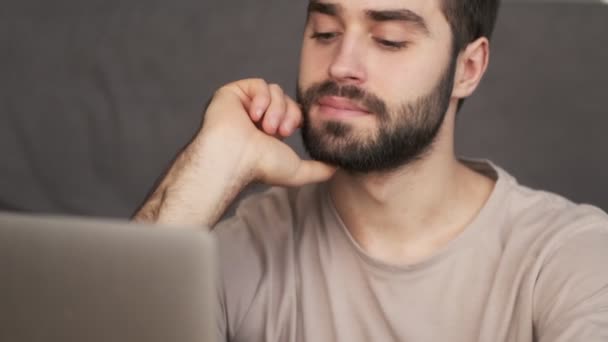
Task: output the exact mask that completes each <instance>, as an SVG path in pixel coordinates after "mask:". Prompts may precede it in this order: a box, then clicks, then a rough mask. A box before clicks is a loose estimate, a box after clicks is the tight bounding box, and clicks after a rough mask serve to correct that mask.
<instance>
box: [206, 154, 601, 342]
mask: <svg viewBox="0 0 608 342" xmlns="http://www.w3.org/2000/svg"><path fill="white" fill-rule="evenodd" d="M470 167H472V168H474V169H476V170H477V171H478V172H482V173H485V174H488V175H491V176H492V177H494V178H495V179H497V183H496V186H495V189H494V191H493V193H492V194H491V196H490V198H489V200H488V202H487V203H486V204H485V206H484V207H483V209H482V210H481V212H480V213H479V215H478V216H477V218H476V219H475V220H474V221H473V222H472V223H471V224H470V226H468V227H467V228H466V230H465V231H464V232H462V233H461V234H460V235H459V236H458V237H456V238H455V239H454V240H452V241H451V242H450V243H449V244H448V245H447V246H446V247H444V248H443V249H442V250H441V251H439V252H438V253H436V254H435V255H434V256H432V257H431V258H429V259H427V260H425V261H423V262H420V263H418V264H414V265H408V266H392V265H387V264H384V263H382V262H379V261H378V260H374V259H373V258H371V257H370V256H368V255H366V253H365V252H364V251H363V250H362V249H361V248H360V247H359V246H358V245H357V243H356V242H355V241H354V240H353V238H352V236H351V235H350V234H349V232H348V230H347V228H346V227H345V226H344V223H343V222H342V221H341V219H340V217H339V216H338V214H337V212H336V210H335V208H334V206H333V204H332V202H331V199H330V197H329V195H328V191H327V187H326V185H324V184H320V185H310V186H306V187H302V188H298V189H290V190H287V189H281V188H275V189H271V190H269V191H267V192H265V193H262V194H259V195H255V196H252V197H250V198H248V199H246V200H245V201H244V202H243V203H242V204H241V206H240V208H239V209H238V210H237V214H236V216H235V217H233V218H231V219H229V220H228V221H225V222H222V223H221V224H219V225H218V226H217V227H216V230H215V232H216V235H217V238H218V241H219V246H220V263H221V265H220V267H221V269H220V272H221V277H220V286H219V289H218V291H219V293H218V303H219V307H220V308H219V310H220V314H219V315H218V334H219V336H221V341H237V342H241V341H256V342H258V341H267V342H270V341H277V342H279V341H281V342H295V341H311V342H322V341H345V342H358V341H366V342H367V341H374V342H376V341H382V342H384V341H411V342H421V341H450V342H472V341H485V342H499V341H518V342H528V341H530V342H531V341H539V342H564V341H584V342H595V341H597V342H599V341H608V265H607V264H608V216H607V215H606V214H605V213H604V212H602V211H601V210H599V209H597V208H595V207H592V206H589V205H576V204H573V203H572V202H569V201H568V200H566V199H564V198H562V197H560V196H558V195H555V194H551V193H547V192H542V191H536V190H531V189H529V188H526V187H523V186H521V185H518V184H517V182H516V180H515V179H514V178H513V177H511V176H510V175H509V174H507V173H506V172H505V171H503V170H501V169H500V168H498V167H496V166H493V165H491V164H489V163H482V162H479V163H473V162H471V163H470Z"/></svg>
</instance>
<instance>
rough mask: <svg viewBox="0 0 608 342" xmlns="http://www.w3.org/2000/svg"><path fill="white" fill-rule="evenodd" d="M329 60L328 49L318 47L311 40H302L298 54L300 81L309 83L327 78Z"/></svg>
mask: <svg viewBox="0 0 608 342" xmlns="http://www.w3.org/2000/svg"><path fill="white" fill-rule="evenodd" d="M330 61H331V55H330V51H329V49H319V48H318V47H315V46H314V43H313V42H304V44H303V45H302V51H301V54H300V72H299V77H300V83H301V84H306V85H310V84H312V83H317V82H321V81H325V80H327V70H328V68H329V63H330Z"/></svg>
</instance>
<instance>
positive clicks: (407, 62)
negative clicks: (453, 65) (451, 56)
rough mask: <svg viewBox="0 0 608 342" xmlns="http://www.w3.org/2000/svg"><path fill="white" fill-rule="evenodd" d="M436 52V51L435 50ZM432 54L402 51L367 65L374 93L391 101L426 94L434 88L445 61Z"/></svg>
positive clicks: (410, 98)
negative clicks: (371, 77)
mask: <svg viewBox="0 0 608 342" xmlns="http://www.w3.org/2000/svg"><path fill="white" fill-rule="evenodd" d="M435 55H436V53H435ZM430 56H432V54H425V53H421V54H418V53H416V54H414V53H411V54H402V55H398V56H393V57H390V58H386V57H385V58H383V59H379V60H378V62H377V63H374V64H373V65H370V66H369V67H370V69H373V70H369V71H370V75H375V77H374V78H373V79H372V80H370V81H372V82H373V83H375V84H376V85H377V86H376V87H373V88H374V89H377V90H376V92H377V94H378V95H382V97H384V98H385V99H386V100H387V101H389V102H390V103H391V104H396V103H403V102H409V101H412V100H415V99H417V98H418V97H420V96H423V95H425V94H427V93H428V92H429V91H431V90H432V89H434V86H435V85H436V82H437V80H439V78H440V77H441V76H442V72H443V70H444V69H445V62H444V61H443V60H440V59H439V58H436V57H430Z"/></svg>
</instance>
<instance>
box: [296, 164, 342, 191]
mask: <svg viewBox="0 0 608 342" xmlns="http://www.w3.org/2000/svg"><path fill="white" fill-rule="evenodd" d="M334 173H336V167H334V166H331V165H328V164H325V163H322V162H318V161H315V160H302V161H301V162H300V165H299V166H298V168H297V169H296V171H295V173H294V174H293V176H292V177H290V179H288V180H287V184H286V185H287V186H301V185H305V184H309V183H319V182H324V181H326V180H328V179H330V178H331V177H332V176H333V175H334Z"/></svg>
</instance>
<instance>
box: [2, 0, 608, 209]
mask: <svg viewBox="0 0 608 342" xmlns="http://www.w3.org/2000/svg"><path fill="white" fill-rule="evenodd" d="M305 6H306V2H305V1H299V2H290V1H279V0H268V1H256V2H247V1H235V0H223V1H219V0H213V1H199V0H175V1H158V0H146V1H140V0H131V1H126V2H125V1H108V0H104V1H101V0H88V1H75V0H57V1H52V2H48V1H46V2H45V1H41V0H20V1H17V0H9V1H6V2H5V4H4V6H3V10H2V11H0V43H1V44H2V50H1V52H0V75H1V77H0V155H1V156H2V159H1V161H0V208H5V209H10V210H25V211H34V212H51V213H69V214H78V215H93V216H113V217H126V216H129V215H130V214H131V213H132V211H133V210H134V209H135V208H136V207H137V205H138V204H139V203H140V202H141V201H142V200H143V199H144V197H145V195H146V193H147V192H148V190H149V189H150V188H151V187H152V185H153V183H154V181H155V179H156V177H157V176H158V175H159V174H160V173H161V172H162V170H163V169H164V168H165V167H166V166H167V165H168V164H169V163H170V161H171V160H172V158H173V156H174V155H175V153H176V151H177V150H179V148H180V147H181V146H183V145H184V144H185V143H187V141H188V140H189V139H190V137H191V136H192V135H193V134H194V133H195V132H196V130H197V128H198V125H199V123H200V120H201V110H202V108H203V106H204V104H205V102H206V101H207V100H208V97H209V96H210V94H211V93H212V92H213V90H214V89H216V88H217V87H218V86H220V85H222V84H224V83H226V82H228V81H232V80H235V79H240V78H244V77H251V76H259V77H264V78H267V79H269V80H271V81H273V82H277V83H279V84H281V85H283V86H284V87H285V88H286V89H287V90H289V91H290V92H291V93H292V94H293V90H294V84H295V79H296V72H297V66H298V55H299V44H300V36H301V31H302V25H303V21H304V9H305ZM606 32H608V6H605V5H600V4H595V5H593V4H579V5H573V4H563V3H542V4H538V3H537V4H533V3H528V4H526V3H515V2H511V3H510V2H508V1H505V5H504V6H503V9H502V13H501V17H500V20H499V23H498V27H497V32H496V35H495V41H494V45H493V50H492V62H491V67H490V70H489V73H488V75H487V77H486V79H485V80H484V81H483V83H482V86H481V88H480V89H479V91H478V92H477V94H475V95H474V96H473V97H472V98H471V99H470V100H468V102H467V103H466V105H465V107H464V110H463V112H462V113H461V114H460V118H459V127H458V132H457V143H458V150H459V152H460V153H461V154H463V155H467V156H474V157H483V158H490V159H492V160H494V161H496V162H497V163H498V164H499V165H501V166H503V167H505V168H506V169H507V170H509V171H511V172H513V173H514V174H515V175H516V176H517V177H518V178H519V179H520V180H521V181H522V182H523V183H526V184H530V185H533V186H535V187H542V188H545V189H548V190H552V191H556V192H558V193H561V194H564V195H566V196H568V197H570V198H572V199H574V200H576V201H583V202H591V203H594V204H596V205H599V206H601V207H603V208H604V209H608V194H607V189H608V180H606V178H605V176H604V175H605V173H606V170H608V157H607V155H606V152H605V151H604V149H605V146H606V145H607V144H608V137H606V134H605V130H606V127H607V125H606V124H607V123H608V119H607V117H606V115H604V114H605V113H606V110H605V107H606V102H607V100H606V94H605V92H606V85H605V84H606V81H607V80H608V68H606V65H605V63H606V61H608V44H606V43H605V41H606V37H605V35H606ZM291 142H292V143H293V144H294V146H296V148H297V149H298V150H299V151H301V146H300V143H299V138H298V137H296V138H294V139H291ZM254 190H255V189H254ZM202 191H203V190H202Z"/></svg>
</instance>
